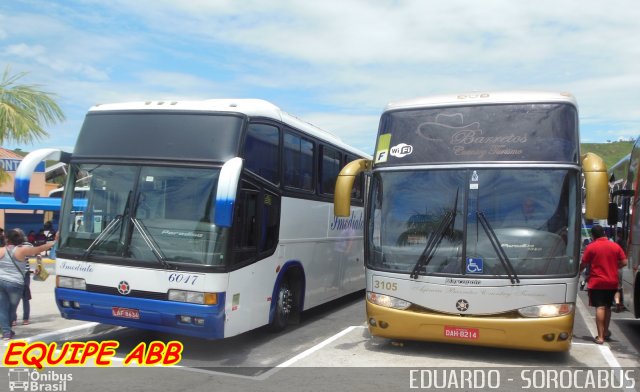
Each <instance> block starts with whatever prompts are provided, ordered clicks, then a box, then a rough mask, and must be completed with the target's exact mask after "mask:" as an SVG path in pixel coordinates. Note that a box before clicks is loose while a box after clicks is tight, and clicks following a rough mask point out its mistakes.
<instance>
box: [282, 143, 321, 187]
mask: <svg viewBox="0 0 640 392" xmlns="http://www.w3.org/2000/svg"><path fill="white" fill-rule="evenodd" d="M313 147H314V146H313V142H311V141H309V140H307V139H303V138H302V137H300V136H298V135H295V134H292V133H289V132H285V134H284V173H285V175H284V185H285V186H288V187H292V188H298V189H303V190H305V191H313Z"/></svg>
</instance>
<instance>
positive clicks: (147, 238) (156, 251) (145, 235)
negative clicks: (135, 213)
mask: <svg viewBox="0 0 640 392" xmlns="http://www.w3.org/2000/svg"><path fill="white" fill-rule="evenodd" d="M131 222H133V227H135V228H136V230H138V232H139V233H140V237H142V239H143V240H144V242H145V244H147V246H148V247H149V249H151V252H152V253H153V255H154V256H156V258H157V259H158V262H159V263H160V264H162V266H163V267H165V268H167V269H169V268H172V267H173V266H172V265H171V264H169V262H168V261H167V258H166V257H165V255H164V254H163V253H162V251H161V250H160V247H159V246H158V244H157V243H156V242H155V240H154V239H153V237H151V235H149V231H148V230H147V228H146V227H145V226H144V224H143V223H142V222H141V221H139V220H138V219H136V218H134V217H131Z"/></svg>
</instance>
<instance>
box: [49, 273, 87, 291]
mask: <svg viewBox="0 0 640 392" xmlns="http://www.w3.org/2000/svg"><path fill="white" fill-rule="evenodd" d="M56 287H60V288H65V289H75V290H86V289H87V283H86V281H85V280H84V279H82V278H71V277H69V276H60V275H58V276H56Z"/></svg>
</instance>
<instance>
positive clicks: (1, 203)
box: [0, 196, 87, 211]
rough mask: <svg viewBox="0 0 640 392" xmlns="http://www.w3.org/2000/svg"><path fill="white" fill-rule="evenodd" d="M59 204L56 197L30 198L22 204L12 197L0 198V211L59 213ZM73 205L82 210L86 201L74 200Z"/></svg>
mask: <svg viewBox="0 0 640 392" xmlns="http://www.w3.org/2000/svg"><path fill="white" fill-rule="evenodd" d="M61 202H62V199H59V198H57V197H30V198H29V202H28V203H22V202H19V201H16V200H15V199H14V198H13V196H0V209H3V210H43V211H60V204H61ZM73 205H74V207H77V208H78V209H80V210H83V209H84V208H86V206H87V200H86V199H74V200H73Z"/></svg>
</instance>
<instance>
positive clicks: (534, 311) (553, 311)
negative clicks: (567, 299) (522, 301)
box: [518, 304, 574, 317]
mask: <svg viewBox="0 0 640 392" xmlns="http://www.w3.org/2000/svg"><path fill="white" fill-rule="evenodd" d="M573 306H574V305H573V304H548V305H536V306H527V307H526V308H522V309H518V313H520V315H521V316H523V317H558V316H564V315H566V314H569V313H571V312H573Z"/></svg>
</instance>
